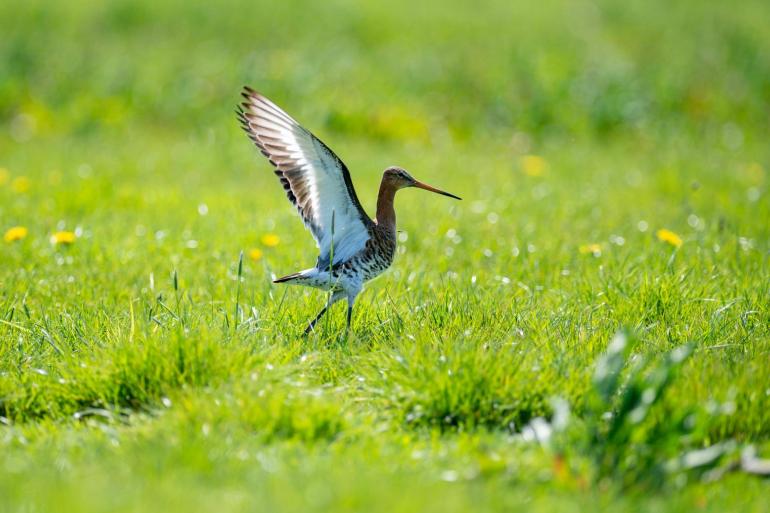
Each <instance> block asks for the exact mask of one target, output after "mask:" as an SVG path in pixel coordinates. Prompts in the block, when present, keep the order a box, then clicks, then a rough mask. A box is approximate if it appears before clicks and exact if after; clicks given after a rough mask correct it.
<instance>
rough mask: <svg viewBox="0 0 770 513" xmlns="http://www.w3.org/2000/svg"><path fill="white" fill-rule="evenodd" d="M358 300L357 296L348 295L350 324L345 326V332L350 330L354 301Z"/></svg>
mask: <svg viewBox="0 0 770 513" xmlns="http://www.w3.org/2000/svg"><path fill="white" fill-rule="evenodd" d="M355 302H356V296H348V324H347V326H346V327H345V334H347V332H348V331H350V321H351V319H352V318H353V303H355Z"/></svg>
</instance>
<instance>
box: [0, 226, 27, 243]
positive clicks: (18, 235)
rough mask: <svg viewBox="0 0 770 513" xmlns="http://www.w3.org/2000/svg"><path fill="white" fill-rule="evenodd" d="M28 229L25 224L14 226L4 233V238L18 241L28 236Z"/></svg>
mask: <svg viewBox="0 0 770 513" xmlns="http://www.w3.org/2000/svg"><path fill="white" fill-rule="evenodd" d="M27 233H28V232H27V229H26V228H25V227H23V226H14V227H13V228H9V229H8V231H7V232H5V235H3V240H4V241H5V242H16V241H17V240H21V239H23V238H24V237H26V236H27Z"/></svg>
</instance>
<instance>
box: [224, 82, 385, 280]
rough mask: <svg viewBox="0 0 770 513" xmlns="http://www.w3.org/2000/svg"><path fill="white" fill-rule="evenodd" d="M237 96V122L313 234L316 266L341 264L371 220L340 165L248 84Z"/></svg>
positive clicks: (363, 236) (357, 247)
mask: <svg viewBox="0 0 770 513" xmlns="http://www.w3.org/2000/svg"><path fill="white" fill-rule="evenodd" d="M242 94H243V97H244V98H245V101H244V102H243V103H242V104H241V106H240V107H239V108H238V110H237V111H236V112H237V114H238V119H239V120H240V122H241V126H242V127H243V129H244V130H245V131H246V134H247V135H248V136H249V139H251V140H252V141H253V142H254V144H256V146H257V148H258V149H259V151H260V152H261V153H262V154H263V155H264V156H265V157H267V158H268V160H269V161H270V163H271V164H272V165H273V167H274V168H275V174H276V175H277V176H278V178H279V179H280V181H281V185H282V186H283V188H284V190H285V191H286V196H287V197H288V198H289V201H291V202H292V204H293V205H294V206H295V207H296V209H297V211H298V212H299V214H300V216H301V217H302V221H303V222H304V223H305V226H306V227H307V228H308V229H309V230H310V232H311V233H312V234H313V238H314V239H315V241H316V244H317V245H318V248H319V251H320V255H319V257H318V263H317V264H316V265H317V266H318V267H319V268H322V267H326V266H328V265H329V264H330V263H334V264H336V263H339V262H342V261H344V260H346V259H348V258H350V257H351V256H353V255H354V254H356V253H357V252H358V251H360V250H361V249H363V248H364V246H365V245H366V241H367V240H369V237H370V230H371V228H372V226H373V222H372V220H371V219H370V218H369V216H368V215H367V214H366V212H364V209H363V207H362V206H361V203H360V202H359V201H358V197H357V196H356V191H355V189H354V188H353V182H352V181H351V179H350V173H349V171H348V169H347V167H346V166H345V164H344V163H343V162H342V161H341V160H340V159H339V157H337V155H335V154H334V152H332V150H330V149H329V147H328V146H326V145H325V144H324V143H323V142H321V140H320V139H318V138H317V137H315V136H314V135H313V134H312V133H310V131H308V130H306V129H305V128H303V127H302V126H301V125H300V124H299V123H297V122H296V121H295V120H294V119H293V118H292V117H291V116H289V115H288V114H287V113H286V112H284V111H283V110H281V108H280V107H278V106H277V105H275V104H274V103H273V102H271V101H270V100H268V99H267V98H265V97H264V96H262V95H261V94H259V93H258V92H256V91H254V90H252V89H250V88H248V87H246V88H244V91H243V93H242ZM332 224H333V225H334V227H333V229H332ZM332 232H333V237H332ZM332 248H333V249H332ZM332 251H333V253H334V262H331V254H332Z"/></svg>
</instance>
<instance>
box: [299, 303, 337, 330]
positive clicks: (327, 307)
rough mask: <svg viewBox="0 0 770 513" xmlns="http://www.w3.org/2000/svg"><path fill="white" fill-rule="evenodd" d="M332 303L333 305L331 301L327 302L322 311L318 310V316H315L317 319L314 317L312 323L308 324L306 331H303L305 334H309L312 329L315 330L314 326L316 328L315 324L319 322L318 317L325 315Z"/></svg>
mask: <svg viewBox="0 0 770 513" xmlns="http://www.w3.org/2000/svg"><path fill="white" fill-rule="evenodd" d="M330 305H331V301H330V302H329V304H327V305H326V306H324V307H323V308H322V309H321V311H320V312H318V315H316V316H315V319H313V320H312V321H310V323H309V324H308V325H307V328H305V332H304V333H303V335H307V334H308V333H310V332H311V331H313V328H315V325H316V323H317V322H318V319H320V318H321V317H323V314H325V313H326V310H328V309H329V306H330Z"/></svg>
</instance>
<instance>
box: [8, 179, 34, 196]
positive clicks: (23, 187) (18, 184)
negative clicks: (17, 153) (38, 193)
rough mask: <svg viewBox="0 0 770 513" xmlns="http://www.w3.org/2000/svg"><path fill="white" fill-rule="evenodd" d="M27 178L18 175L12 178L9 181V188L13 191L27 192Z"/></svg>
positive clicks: (28, 183)
mask: <svg viewBox="0 0 770 513" xmlns="http://www.w3.org/2000/svg"><path fill="white" fill-rule="evenodd" d="M29 185H30V182H29V178H27V177H26V176H18V177H16V178H14V179H13V181H12V182H11V189H13V192H18V193H22V192H27V191H28V190H29Z"/></svg>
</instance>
